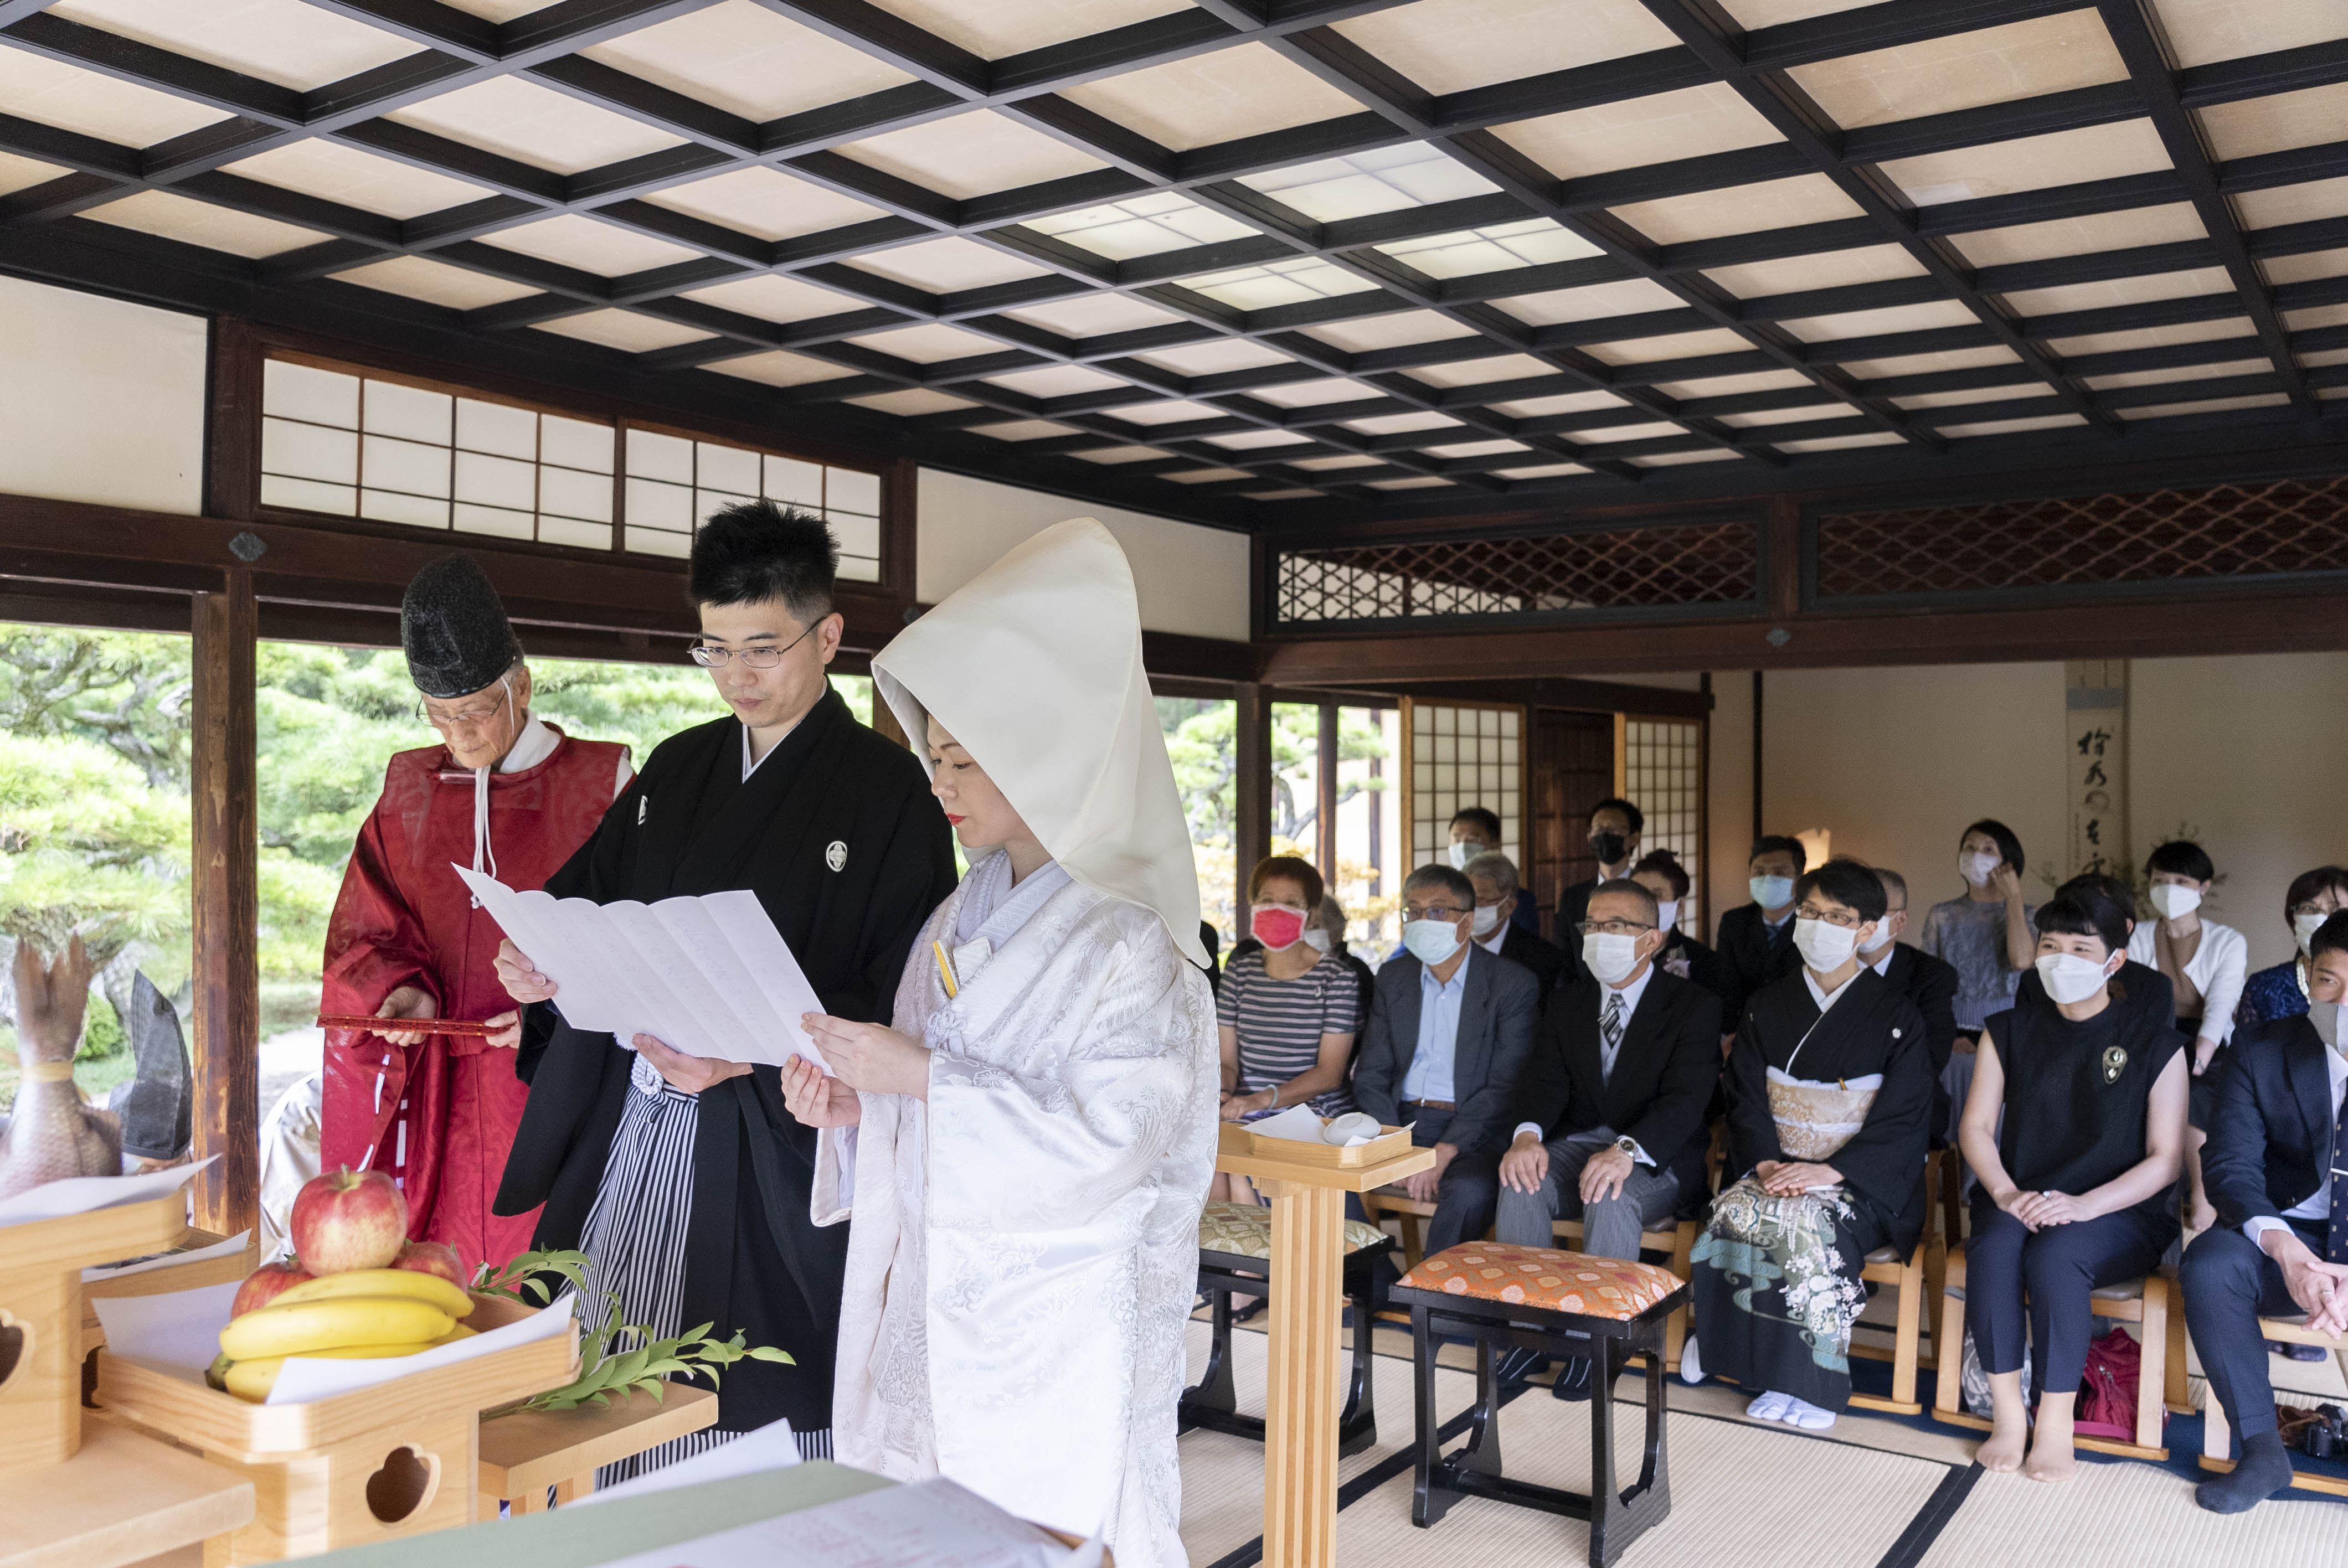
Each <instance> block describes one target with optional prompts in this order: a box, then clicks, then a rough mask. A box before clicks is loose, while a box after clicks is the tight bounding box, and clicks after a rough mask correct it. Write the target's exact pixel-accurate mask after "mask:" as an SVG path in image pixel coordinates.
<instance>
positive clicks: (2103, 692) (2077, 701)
mask: <svg viewBox="0 0 2348 1568" xmlns="http://www.w3.org/2000/svg"><path fill="white" fill-rule="evenodd" d="M2063 688H2064V690H2063V707H2064V716H2065V719H2066V720H2067V721H2068V722H2069V728H2068V729H2067V730H2066V731H2065V739H2064V745H2063V752H2064V758H2065V764H2064V765H2065V792H2066V793H2067V794H2068V795H2069V800H2068V803H2067V804H2068V809H2069V816H2070V823H2069V826H2070V837H2069V844H2070V851H2071V853H2070V860H2069V864H2070V874H2071V875H2072V876H2079V875H2080V874H2082V873H2084V872H2089V871H2101V872H2106V873H2108V874H2109V875H2111V876H2117V877H2119V878H2121V879H2122V880H2123V881H2125V880H2127V876H2128V868H2129V866H2130V860H2129V856H2128V835H2127V660H2125V659H2093V660H2074V661H2071V662H2069V663H2066V664H2065V665H2064V667H2063Z"/></svg>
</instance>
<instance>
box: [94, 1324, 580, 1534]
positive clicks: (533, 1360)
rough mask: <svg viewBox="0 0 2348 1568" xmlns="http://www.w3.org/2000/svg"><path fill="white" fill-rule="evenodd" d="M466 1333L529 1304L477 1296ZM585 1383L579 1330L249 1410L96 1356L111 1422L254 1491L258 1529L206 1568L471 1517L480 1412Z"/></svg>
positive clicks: (246, 1530)
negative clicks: (171, 1445)
mask: <svg viewBox="0 0 2348 1568" xmlns="http://www.w3.org/2000/svg"><path fill="white" fill-rule="evenodd" d="M474 1300H475V1302H476V1303H477V1305H476V1306H475V1307H474V1309H473V1314H472V1316H471V1317H468V1318H467V1319H466V1320H465V1321H466V1323H467V1324H468V1326H469V1327H475V1328H479V1329H483V1330H488V1329H490V1328H496V1327H502V1326H503V1325H505V1324H508V1323H510V1322H512V1321H514V1320H515V1319H516V1318H518V1317H523V1316H525V1315H526V1314H528V1313H529V1312H530V1308H529V1307H523V1306H520V1304H519V1303H516V1302H511V1301H506V1300H502V1299H499V1298H497V1297H492V1296H475V1297H474ZM578 1375H579V1329H578V1326H577V1324H576V1323H575V1322H574V1323H573V1324H572V1327H571V1329H570V1331H569V1332H568V1333H566V1334H562V1335H559V1336H556V1337H552V1338H547V1339H540V1340H535V1341H533V1342H531V1343H530V1344H528V1345H518V1346H515V1347H514V1348H511V1349H508V1350H500V1351H498V1352H496V1353H494V1354H492V1355H488V1356H477V1357H475V1358H472V1359H471V1360H469V1361H459V1362H458V1363H456V1364H455V1365H454V1366H448V1367H441V1368H435V1369H434V1370H431V1371H427V1372H417V1373H415V1374H413V1375H412V1376H409V1377H405V1378H395V1379H393V1380H392V1381H391V1382H388V1383H379V1384H377V1385H376V1386H375V1387H373V1388H368V1389H355V1390H354V1391H352V1392H350V1393H347V1394H338V1395H336V1396H335V1397H334V1398H333V1399H318V1400H314V1401H312V1402H310V1403H307V1404H300V1405H249V1404H247V1403H245V1402H244V1401H243V1400H242V1399H236V1398H233V1397H232V1396H231V1395H228V1394H224V1393H221V1392H220V1391H219V1390H218V1389H210V1388H207V1387H205V1386H204V1385H203V1384H202V1383H200V1382H191V1381H189V1380H188V1379H187V1378H182V1377H178V1376H175V1375H173V1374H171V1373H169V1372H159V1371H155V1370H152V1369H150V1368H145V1367H140V1366H137V1365H134V1364H133V1363H131V1362H129V1361H126V1360H123V1359H121V1358H118V1357H117V1356H115V1355H114V1354H113V1353H112V1352H111V1351H108V1350H100V1351H99V1352H98V1403H99V1404H100V1405H101V1406H103V1407H104V1408H105V1409H106V1410H107V1411H108V1414H109V1415H111V1416H113V1417H115V1418H117V1419H122V1420H126V1421H129V1422H131V1423H133V1424H135V1425H136V1426H138V1427H139V1428H140V1429H141V1430H145V1431H148V1432H150V1433H152V1434H153V1435H155V1436H157V1437H160V1438H165V1439H168V1440H170V1441H173V1442H176V1443H180V1444H181V1445H183V1446H185V1447H188V1448H191V1449H193V1450H196V1451H197V1452H199V1453H201V1454H202V1455H203V1456H204V1457H205V1458H206V1459H209V1460H211V1461H212V1462H214V1463H215V1464H220V1465H224V1466H226V1467H227V1468H229V1469H230V1470H232V1471H237V1472H238V1473H240V1474H242V1475H243V1476H245V1477H247V1478H248V1479H250V1480H251V1481H252V1483H253V1489H254V1492H255V1500H256V1511H255V1513H254V1517H253V1520H252V1523H250V1524H248V1525H246V1526H244V1527H243V1528H242V1529H241V1530H239V1531H237V1532H235V1533H234V1534H233V1535H232V1536H230V1537H229V1538H228V1539H227V1540H226V1541H225V1542H221V1541H217V1540H215V1541H213V1542H207V1543H206V1546H205V1553H204V1562H205V1564H206V1568H228V1565H230V1564H235V1563H273V1562H276V1561H278V1560H280V1559H282V1558H286V1557H303V1556H308V1555H310V1554H311V1553H318V1552H329V1551H333V1550H335V1549H336V1548H339V1547H344V1546H356V1545H361V1544H364V1543H366V1542H377V1541H386V1540H393V1539H396V1538H398V1537H401V1536H406V1535H416V1534H421V1533H423V1532H426V1531H431V1530H445V1529H448V1528H449V1527H451V1526H454V1525H459V1524H469V1523H470V1522H472V1520H473V1517H474V1512H475V1502H474V1498H475V1488H476V1486H477V1484H478V1476H479V1469H480V1412H481V1411H482V1410H485V1409H490V1408H492V1407H494V1406H497V1405H502V1404H507V1403H509V1402H510V1401H512V1400H516V1399H527V1398H528V1397H530V1395H532V1394H535V1393H539V1392H541V1391H543V1390H545V1389H553V1388H559V1387H561V1385H562V1384H564V1383H567V1382H569V1381H571V1380H572V1378H576V1377H577V1376H578Z"/></svg>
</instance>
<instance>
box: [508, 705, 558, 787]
mask: <svg viewBox="0 0 2348 1568" xmlns="http://www.w3.org/2000/svg"><path fill="white" fill-rule="evenodd" d="M560 739H561V736H559V735H557V734H556V733H554V732H553V731H552V730H550V729H548V728H547V727H546V726H545V725H544V724H542V723H540V722H539V721H538V720H537V719H536V718H531V719H530V720H529V721H528V722H527V723H524V724H523V725H522V727H521V733H520V734H519V735H516V736H515V737H514V743H513V744H512V745H511V746H510V747H509V748H507V751H506V754H505V755H504V756H502V757H499V759H498V768H497V771H498V772H499V773H501V774H518V773H520V772H521V771H522V769H524V768H534V767H536V766H538V764H541V763H542V762H544V761H545V760H546V759H547V758H549V757H551V756H552V755H553V754H554V747H555V743H556V742H557V741H559V740H560Z"/></svg>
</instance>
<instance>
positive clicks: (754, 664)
mask: <svg viewBox="0 0 2348 1568" xmlns="http://www.w3.org/2000/svg"><path fill="white" fill-rule="evenodd" d="M822 624H823V622H821V621H818V622H816V626H820V625H822ZM813 630H815V626H810V627H808V629H807V630H806V631H802V632H800V633H799V634H798V636H797V637H794V638H792V639H791V640H790V641H788V642H786V643H784V644H783V645H782V646H781V647H780V648H712V647H710V646H709V645H708V644H707V643H705V642H696V643H695V644H694V645H693V646H692V647H690V648H688V649H686V650H685V652H687V653H688V654H690V655H691V656H692V658H693V661H694V662H695V664H698V665H700V666H701V667H702V668H703V669H704V670H723V669H725V668H726V661H729V660H734V659H739V660H740V661H742V667H743V668H744V669H746V670H772V669H773V668H774V667H775V666H776V665H778V664H780V663H781V662H782V661H783V655H784V654H786V653H788V652H789V651H791V650H792V649H794V648H797V647H798V645H799V644H800V643H802V642H805V641H807V640H808V632H812V631H813Z"/></svg>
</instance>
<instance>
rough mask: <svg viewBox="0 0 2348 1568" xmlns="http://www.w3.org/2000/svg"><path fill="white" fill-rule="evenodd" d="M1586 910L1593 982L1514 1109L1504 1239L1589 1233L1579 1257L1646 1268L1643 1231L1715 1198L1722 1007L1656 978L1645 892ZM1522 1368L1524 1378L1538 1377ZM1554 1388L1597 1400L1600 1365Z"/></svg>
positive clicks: (1587, 964)
mask: <svg viewBox="0 0 2348 1568" xmlns="http://www.w3.org/2000/svg"><path fill="white" fill-rule="evenodd" d="M1585 907H1586V908H1587V910H1588V914H1587V915H1586V916H1585V917H1584V918H1583V920H1582V932H1581V966H1582V969H1583V971H1584V973H1583V974H1582V975H1580V976H1577V977H1576V978H1575V979H1574V980H1573V981H1572V982H1571V983H1570V984H1569V985H1568V986H1567V987H1566V988H1565V989H1563V990H1561V991H1560V992H1559V993H1558V996H1557V999H1556V1000H1555V1001H1554V1002H1553V1003H1551V1004H1550V1009H1549V1012H1548V1014H1547V1015H1546V1016H1545V1017H1544V1018H1543V1019H1542V1020H1541V1029H1540V1036H1539V1037H1538V1038H1537V1039H1536V1040H1534V1042H1533V1049H1532V1055H1531V1058H1530V1060H1529V1061H1528V1062H1527V1063H1526V1065H1525V1071H1524V1074H1523V1076H1522V1077H1520V1078H1519V1080H1518V1081H1517V1091H1516V1094H1515V1096H1514V1098H1513V1100H1512V1101H1511V1102H1510V1104H1511V1109H1510V1112H1509V1113H1510V1114H1511V1115H1514V1116H1518V1117H1521V1118H1523V1120H1522V1121H1520V1122H1518V1124H1517V1128H1516V1132H1515V1136H1514V1139H1513V1141H1512V1142H1511V1143H1510V1144H1509V1151H1508V1153H1506V1154H1505V1155H1503V1156H1501V1158H1500V1162H1499V1175H1500V1213H1499V1220H1498V1228H1497V1229H1496V1230H1495V1232H1494V1234H1495V1235H1498V1238H1499V1239H1500V1240H1502V1241H1504V1242H1513V1243H1516V1244H1517V1245H1520V1246H1555V1245H1558V1244H1557V1243H1556V1242H1555V1241H1553V1240H1552V1239H1550V1238H1551V1235H1552V1234H1553V1233H1552V1232H1551V1231H1550V1222H1552V1221H1554V1220H1558V1219H1578V1220H1580V1221H1581V1223H1582V1233H1581V1246H1580V1248H1579V1249H1578V1250H1580V1251H1581V1252H1584V1253H1587V1254H1589V1255H1591V1256H1593V1257H1628V1258H1635V1257H1637V1256H1638V1255H1639V1235H1640V1233H1641V1232H1642V1231H1644V1230H1647V1229H1649V1228H1650V1227H1652V1226H1653V1225H1660V1224H1662V1223H1663V1221H1665V1220H1667V1219H1669V1218H1671V1217H1672V1215H1673V1214H1677V1213H1678V1212H1680V1210H1681V1209H1682V1207H1683V1206H1695V1205H1697V1204H1701V1202H1702V1200H1703V1197H1704V1151H1705V1148H1706V1145H1707V1144H1708V1143H1709V1140H1708V1139H1707V1137H1706V1136H1705V1130H1704V1108H1705V1107H1706V1106H1707V1105H1709V1104H1710V1103H1711V1102H1712V1091H1713V1085H1714V1083H1715V1081H1718V1079H1719V1077H1720V1045H1719V1041H1720V999H1718V998H1717V997H1715V996H1713V995H1712V994H1711V993H1709V992H1707V991H1705V990H1704V989H1702V988H1700V987H1698V986H1695V985H1694V984H1691V983H1690V982H1688V981H1686V980H1684V979H1679V978H1678V977H1676V976H1674V975H1669V974H1665V973H1663V971H1661V970H1660V969H1658V968H1656V967H1655V964H1654V958H1655V955H1656V954H1657V953H1658V952H1660V951H1661V950H1662V948H1663V932H1662V930H1661V929H1660V928H1659V927H1658V926H1657V923H1656V911H1655V900H1654V897H1653V895H1652V894H1650V893H1649V892H1648V891H1647V890H1646V889H1645V888H1644V887H1642V886H1639V885H1638V884H1637V883H1636V882H1631V881H1619V882H1607V883H1601V885H1600V886H1599V888H1598V891H1597V892H1595V893H1593V894H1591V896H1590V899H1589V902H1588V904H1587V905H1586V906H1585ZM1514 1359H1516V1360H1517V1361H1519V1362H1520V1363H1524V1364H1523V1365H1519V1366H1514V1367H1511V1368H1509V1370H1511V1371H1514V1372H1515V1374H1516V1375H1517V1376H1519V1377H1521V1376H1523V1375H1524V1373H1525V1371H1527V1370H1529V1369H1530V1368H1529V1358H1514ZM1552 1387H1553V1392H1554V1393H1555V1394H1556V1395H1557V1397H1558V1398H1559V1399H1588V1398H1589V1397H1590V1362H1589V1360H1588V1359H1587V1358H1582V1357H1575V1358H1571V1359H1570V1360H1569V1361H1568V1362H1567V1363H1566V1365H1565V1368H1563V1370H1561V1371H1560V1373H1559V1375H1558V1379H1557V1382H1556V1383H1555V1384H1554V1385H1553V1386H1552Z"/></svg>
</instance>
